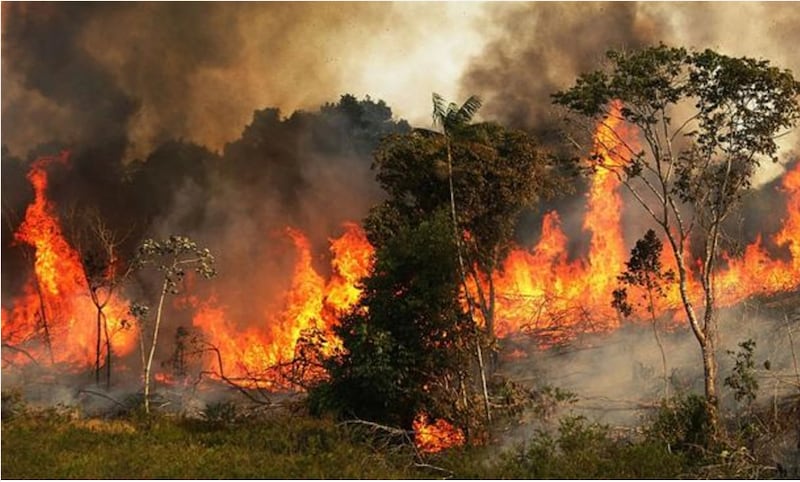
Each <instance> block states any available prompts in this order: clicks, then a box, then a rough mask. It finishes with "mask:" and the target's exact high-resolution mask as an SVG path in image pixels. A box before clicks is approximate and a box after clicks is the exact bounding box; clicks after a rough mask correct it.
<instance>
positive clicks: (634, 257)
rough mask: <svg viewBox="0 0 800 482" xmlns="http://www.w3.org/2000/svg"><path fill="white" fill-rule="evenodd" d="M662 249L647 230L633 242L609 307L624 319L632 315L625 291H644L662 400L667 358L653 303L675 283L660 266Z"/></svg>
mask: <svg viewBox="0 0 800 482" xmlns="http://www.w3.org/2000/svg"><path fill="white" fill-rule="evenodd" d="M663 249H664V245H663V243H662V242H661V240H660V239H658V237H657V236H656V232H655V231H653V230H652V229H648V230H647V233H646V234H645V235H644V238H642V239H640V240H638V241H636V246H634V247H633V250H631V257H630V259H629V260H628V261H627V262H626V263H625V264H626V270H625V271H623V272H622V274H620V275H619V276H618V277H617V279H618V280H619V282H620V283H621V284H622V285H625V286H622V287H620V288H618V289H616V290H614V292H613V297H614V301H613V302H612V303H611V305H612V306H613V307H614V308H616V309H618V310H619V311H620V312H621V313H622V314H623V315H624V316H630V315H631V314H632V313H633V308H634V306H633V305H632V304H631V303H630V302H629V297H628V289H627V287H635V288H639V289H643V290H644V294H643V296H642V297H643V298H644V306H645V309H646V310H647V314H648V315H649V316H650V323H651V325H652V327H653V336H655V338H656V344H657V345H658V350H659V351H660V352H661V377H662V379H663V381H664V399H667V398H669V376H668V374H667V354H666V353H665V351H664V344H663V343H662V342H661V336H660V335H659V333H658V319H657V317H656V300H657V299H659V298H661V299H663V298H665V297H666V292H665V290H664V288H665V286H666V285H667V284H668V283H670V282H672V281H673V280H674V279H675V275H674V273H673V272H672V271H671V270H664V268H663V266H662V265H661V252H662V250H663Z"/></svg>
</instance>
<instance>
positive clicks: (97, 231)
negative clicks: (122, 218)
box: [71, 209, 133, 388]
mask: <svg viewBox="0 0 800 482" xmlns="http://www.w3.org/2000/svg"><path fill="white" fill-rule="evenodd" d="M71 218H72V219H73V220H74V221H73V223H71V225H72V226H73V230H74V233H73V235H72V237H73V238H74V243H75V246H76V248H77V250H78V252H79V253H80V256H81V264H82V265H83V275H84V279H85V280H86V285H87V287H88V289H89V298H90V299H91V300H92V304H93V305H94V307H95V310H96V318H95V329H96V334H97V337H96V344H95V363H94V372H95V383H96V384H98V385H99V384H100V375H101V371H102V368H103V367H105V375H106V376H105V378H106V388H108V387H110V386H111V359H112V355H113V353H112V350H111V333H110V332H109V327H108V315H107V313H106V307H107V306H108V304H109V302H110V301H111V300H112V298H113V297H114V293H115V292H116V291H117V289H118V288H119V287H120V286H121V285H122V283H124V282H125V280H126V279H127V278H128V275H129V274H130V273H131V271H132V268H133V265H130V264H129V265H128V266H127V267H123V266H122V264H121V262H120V258H119V251H120V245H121V244H122V241H123V238H124V237H122V236H119V235H117V234H116V233H114V232H113V231H112V230H111V229H110V228H109V227H108V225H107V224H106V223H105V221H103V219H102V218H101V216H100V213H99V212H98V211H96V210H93V209H90V210H86V211H85V212H82V213H79V214H75V215H73V216H71ZM104 349H105V363H103V360H102V358H103V350H104Z"/></svg>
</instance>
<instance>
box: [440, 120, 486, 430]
mask: <svg viewBox="0 0 800 482" xmlns="http://www.w3.org/2000/svg"><path fill="white" fill-rule="evenodd" d="M445 143H446V145H447V181H448V185H449V188H450V214H451V215H452V217H453V240H454V241H455V243H456V254H457V255H458V268H459V271H460V274H461V283H462V285H463V286H464V295H465V296H466V297H467V304H468V305H469V306H468V311H469V317H470V320H471V322H472V327H473V329H474V331H475V346H476V348H477V350H476V351H477V358H478V369H479V370H480V372H481V389H482V391H483V405H484V408H485V409H486V422H487V423H491V421H492V414H491V409H490V406H489V391H488V389H487V386H486V368H485V366H484V363H483V350H481V341H480V337H479V336H478V327H477V326H475V319H474V317H473V315H472V301H471V299H470V295H469V287H468V286H467V272H466V268H465V267H464V257H463V256H462V255H461V234H460V233H459V229H458V216H456V197H455V190H454V189H453V155H452V151H451V149H450V138H449V137H448V135H447V133H445ZM475 281H476V283H478V282H479V280H475Z"/></svg>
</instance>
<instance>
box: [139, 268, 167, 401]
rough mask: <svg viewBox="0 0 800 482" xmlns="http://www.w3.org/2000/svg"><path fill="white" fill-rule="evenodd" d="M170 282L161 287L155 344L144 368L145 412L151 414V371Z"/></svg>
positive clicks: (154, 330) (151, 347)
mask: <svg viewBox="0 0 800 482" xmlns="http://www.w3.org/2000/svg"><path fill="white" fill-rule="evenodd" d="M167 286H168V281H167V280H164V285H163V286H162V287H161V298H159V300H158V310H157V311H156V323H155V326H154V327H153V342H152V343H151V345H150V353H149V355H148V357H147V363H145V366H144V411H145V413H147V414H149V413H150V371H151V368H152V366H153V356H154V355H155V353H156V345H157V344H158V329H159V328H160V326H161V310H162V309H163V307H164V298H166V297H167Z"/></svg>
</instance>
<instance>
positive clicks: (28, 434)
mask: <svg viewBox="0 0 800 482" xmlns="http://www.w3.org/2000/svg"><path fill="white" fill-rule="evenodd" d="M2 435H3V436H2V474H0V475H2V477H3V478H9V479H61V478H69V479H76V478H80V479H85V478H89V479H125V478H132V479H140V478H148V479H160V478H179V479H215V478H248V479H263V478H315V479H316V478H355V479H360V478H414V477H419V476H421V475H424V473H423V472H421V471H420V470H418V469H414V467H413V460H412V459H411V458H409V457H408V455H407V454H400V453H392V452H385V453H382V452H380V451H377V450H376V449H375V448H374V447H373V446H371V445H370V444H369V443H368V442H367V441H366V440H359V437H358V436H357V434H354V433H352V432H350V431H348V430H347V429H346V428H344V427H340V426H338V425H336V424H335V423H333V422H332V421H330V420H319V419H313V418H309V417H292V416H289V415H285V416H280V417H274V418H267V419H259V420H248V421H246V422H241V423H234V424H226V425H220V424H213V423H208V422H204V421H197V420H185V419H179V418H171V417H156V418H154V419H152V420H150V421H143V420H126V419H123V420H98V419H88V420H87V419H72V418H70V417H67V416H64V415H60V414H57V413H55V412H53V411H50V412H46V413H37V414H33V413H25V414H19V415H17V416H15V417H13V418H12V419H10V420H4V421H3V427H2Z"/></svg>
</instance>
